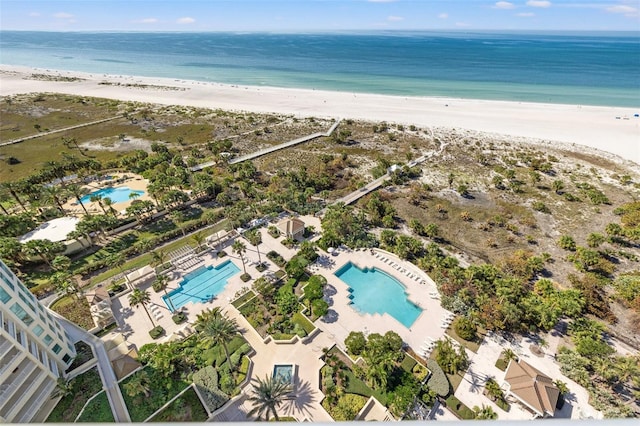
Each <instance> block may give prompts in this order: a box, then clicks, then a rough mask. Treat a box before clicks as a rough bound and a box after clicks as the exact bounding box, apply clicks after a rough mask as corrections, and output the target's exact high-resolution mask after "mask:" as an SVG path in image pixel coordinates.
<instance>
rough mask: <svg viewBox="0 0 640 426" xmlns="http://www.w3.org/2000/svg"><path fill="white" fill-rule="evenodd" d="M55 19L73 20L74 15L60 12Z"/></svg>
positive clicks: (54, 15) (55, 14) (55, 15)
mask: <svg viewBox="0 0 640 426" xmlns="http://www.w3.org/2000/svg"><path fill="white" fill-rule="evenodd" d="M53 17H54V18H57V19H71V18H73V15H72V14H70V13H66V12H58V13H54V14H53Z"/></svg>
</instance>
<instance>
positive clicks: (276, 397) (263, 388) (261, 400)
mask: <svg viewBox="0 0 640 426" xmlns="http://www.w3.org/2000/svg"><path fill="white" fill-rule="evenodd" d="M291 391H292V389H291V384H289V383H285V382H283V381H281V380H274V379H273V378H272V377H271V376H268V375H267V376H266V377H265V379H264V380H260V378H256V383H255V384H253V394H252V395H250V396H249V398H248V400H249V401H251V402H253V404H254V405H255V406H254V407H253V409H252V410H251V411H249V413H248V414H249V416H253V415H255V414H257V416H258V419H260V418H261V417H262V415H263V414H264V416H265V420H269V413H271V414H273V417H274V418H275V419H276V421H278V420H280V418H279V417H278V412H277V408H278V406H279V405H280V404H282V402H283V401H284V400H285V399H286V398H287V397H288V395H289V393H290V392H291Z"/></svg>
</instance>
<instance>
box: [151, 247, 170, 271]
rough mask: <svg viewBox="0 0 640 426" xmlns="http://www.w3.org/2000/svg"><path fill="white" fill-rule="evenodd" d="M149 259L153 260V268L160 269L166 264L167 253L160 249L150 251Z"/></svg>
mask: <svg viewBox="0 0 640 426" xmlns="http://www.w3.org/2000/svg"><path fill="white" fill-rule="evenodd" d="M151 257H152V259H153V266H155V267H156V268H157V267H162V266H164V264H165V263H167V252H166V251H164V250H162V249H158V250H154V251H152V252H151Z"/></svg>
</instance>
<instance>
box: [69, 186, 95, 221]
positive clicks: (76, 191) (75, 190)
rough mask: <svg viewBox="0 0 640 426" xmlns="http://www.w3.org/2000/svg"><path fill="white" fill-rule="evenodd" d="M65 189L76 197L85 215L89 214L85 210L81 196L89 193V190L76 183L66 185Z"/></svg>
mask: <svg viewBox="0 0 640 426" xmlns="http://www.w3.org/2000/svg"><path fill="white" fill-rule="evenodd" d="M67 189H68V190H69V192H70V193H71V194H73V196H74V197H75V198H76V200H77V201H78V204H80V207H82V210H84V214H85V215H87V216H90V214H89V211H88V210H87V208H86V207H85V206H84V203H83V202H82V197H83V196H84V195H87V194H88V193H89V190H88V189H87V188H85V187H83V186H80V185H78V184H73V185H67Z"/></svg>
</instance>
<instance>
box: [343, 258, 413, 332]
mask: <svg viewBox="0 0 640 426" xmlns="http://www.w3.org/2000/svg"><path fill="white" fill-rule="evenodd" d="M335 275H336V277H338V278H340V279H341V280H342V281H344V282H345V283H346V284H347V285H348V286H349V292H350V293H351V295H350V296H349V298H350V299H351V301H352V302H351V306H353V307H354V308H355V309H356V310H357V311H359V312H362V313H367V314H383V313H385V312H386V313H388V314H389V315H391V316H392V317H394V318H395V319H397V320H398V321H399V322H400V323H402V324H403V325H404V326H405V327H407V328H409V327H411V324H413V323H414V321H415V320H416V319H417V318H418V316H420V314H421V313H422V309H421V308H420V307H418V306H416V305H415V304H414V303H412V302H410V301H409V299H407V293H406V292H405V288H404V286H403V285H402V284H400V283H399V282H398V281H397V280H396V279H395V278H393V277H392V276H391V275H388V274H387V273H385V272H383V271H381V270H379V269H377V268H365V269H364V270H363V269H360V268H358V267H357V266H356V265H354V264H353V263H351V262H349V263H347V264H346V265H344V266H343V267H342V268H340V269H338V270H337V271H336V272H335Z"/></svg>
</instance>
